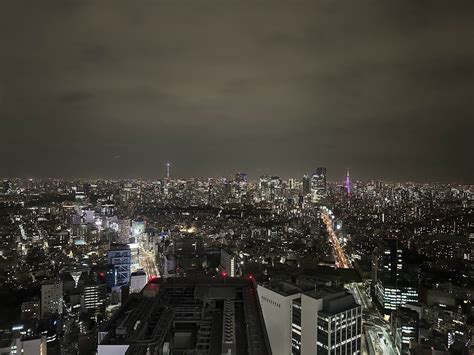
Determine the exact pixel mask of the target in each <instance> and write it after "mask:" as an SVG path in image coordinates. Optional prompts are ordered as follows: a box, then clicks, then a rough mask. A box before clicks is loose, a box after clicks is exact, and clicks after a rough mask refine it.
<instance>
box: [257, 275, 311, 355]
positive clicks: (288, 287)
mask: <svg viewBox="0 0 474 355" xmlns="http://www.w3.org/2000/svg"><path fill="white" fill-rule="evenodd" d="M257 290H258V297H259V300H260V306H261V307H262V312H263V318H264V320H265V326H266V328H267V333H268V340H269V341H270V346H271V348H272V353H273V354H275V355H278V354H295V352H294V350H296V351H299V349H300V347H301V340H300V339H296V338H297V337H298V335H299V336H300V335H301V326H300V325H299V326H296V328H295V329H293V327H294V326H292V324H293V322H292V313H294V312H293V311H292V307H293V301H294V300H300V299H301V292H302V289H301V288H300V287H298V286H296V285H293V284H292V283H289V282H285V281H278V282H273V283H270V284H268V285H265V286H261V285H259V286H258V288H257ZM299 324H300V323H299ZM293 333H296V336H294V335H295V334H293ZM292 339H295V340H294V341H295V343H294V344H292Z"/></svg>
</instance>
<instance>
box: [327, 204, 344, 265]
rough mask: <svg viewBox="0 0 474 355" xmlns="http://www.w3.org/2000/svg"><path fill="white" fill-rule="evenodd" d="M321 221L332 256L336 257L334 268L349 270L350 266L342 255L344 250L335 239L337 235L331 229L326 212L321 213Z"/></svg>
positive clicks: (330, 222) (330, 220)
mask: <svg viewBox="0 0 474 355" xmlns="http://www.w3.org/2000/svg"><path fill="white" fill-rule="evenodd" d="M322 219H323V222H324V224H325V225H326V229H327V231H328V234H329V239H330V241H331V244H332V246H333V248H334V255H335V256H336V266H337V267H339V268H343V269H350V268H351V265H350V263H349V261H348V260H347V256H346V254H345V253H344V249H343V248H342V246H341V243H339V240H338V239H337V235H336V233H335V232H334V229H333V227H332V219H331V217H330V216H329V213H328V212H327V211H323V213H322Z"/></svg>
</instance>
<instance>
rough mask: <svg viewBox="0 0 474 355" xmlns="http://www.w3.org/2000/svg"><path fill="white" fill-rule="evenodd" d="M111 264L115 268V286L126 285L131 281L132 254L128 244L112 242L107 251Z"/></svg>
mask: <svg viewBox="0 0 474 355" xmlns="http://www.w3.org/2000/svg"><path fill="white" fill-rule="evenodd" d="M107 259H108V261H109V264H110V265H112V267H113V268H114V269H115V286H126V285H128V284H129V283H130V273H131V263H132V261H131V260H132V255H131V250H130V247H129V246H128V245H126V244H112V245H111V247H110V250H109V251H108V252H107Z"/></svg>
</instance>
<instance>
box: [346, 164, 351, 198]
mask: <svg viewBox="0 0 474 355" xmlns="http://www.w3.org/2000/svg"><path fill="white" fill-rule="evenodd" d="M346 191H347V194H348V195H350V194H351V177H350V176H349V169H347V175H346Z"/></svg>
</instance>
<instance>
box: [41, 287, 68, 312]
mask: <svg viewBox="0 0 474 355" xmlns="http://www.w3.org/2000/svg"><path fill="white" fill-rule="evenodd" d="M62 313H63V282H62V281H58V280H52V281H48V282H46V283H44V284H43V285H41V318H46V317H48V316H51V315H53V314H62Z"/></svg>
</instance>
